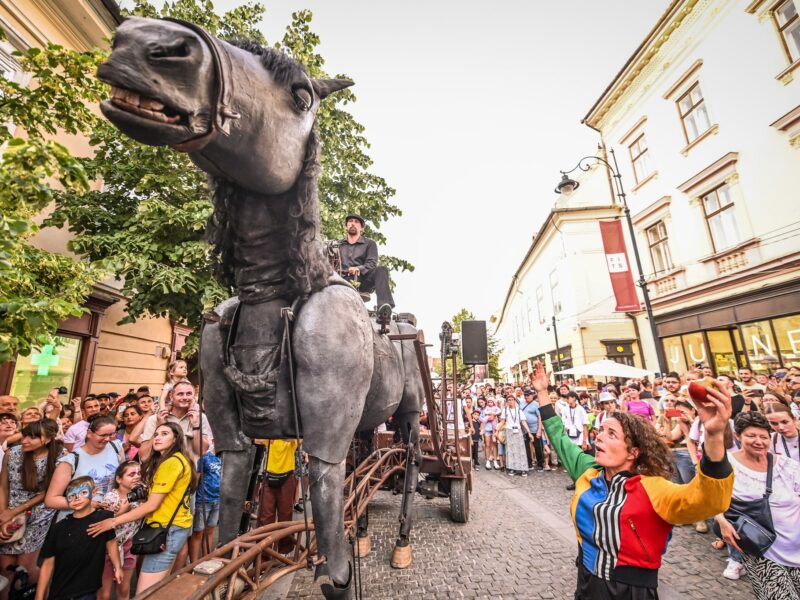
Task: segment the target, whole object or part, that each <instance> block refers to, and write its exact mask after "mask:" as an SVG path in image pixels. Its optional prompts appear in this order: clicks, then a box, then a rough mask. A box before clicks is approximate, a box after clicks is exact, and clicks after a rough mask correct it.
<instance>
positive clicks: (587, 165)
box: [555, 148, 666, 374]
mask: <svg viewBox="0 0 800 600" xmlns="http://www.w3.org/2000/svg"><path fill="white" fill-rule="evenodd" d="M609 152H610V153H611V160H612V161H613V163H614V165H613V166H612V165H611V163H609V162H608V161H607V160H606V159H605V158H602V157H600V156H584V157H583V158H582V159H580V160H579V161H578V164H577V165H575V166H574V167H573V168H571V169H570V170H569V171H561V181H559V182H558V185H557V186H556V190H555V191H556V193H558V194H562V193H566V194H569V193H571V192H574V191H575V190H576V189H578V185H579V184H578V182H577V181H575V180H573V179H570V178H569V177H568V175H569V174H570V173H572V172H573V171H576V170H578V169H580V170H581V171H588V170H589V169H591V168H592V164H593V163H592V161H594V162H595V163H600V164H601V165H604V166H605V167H606V169H608V171H609V173H611V177H612V178H613V180H614V187H615V188H616V194H617V198H618V199H619V202H620V204H621V205H622V207H623V210H624V213H625V220H626V221H627V222H628V231H629V233H630V237H631V244H632V245H633V255H634V257H635V258H636V268H637V270H638V272H639V281H637V282H636V285H638V286H639V288H641V290H642V297H643V298H644V306H645V310H646V311H647V319H648V320H649V321H650V332H651V334H652V336H653V343H654V344H655V346H656V361H657V362H658V370H659V371H660V372H661V373H662V374H663V373H664V372H665V370H664V366H665V365H666V360H664V351H663V350H662V348H661V344H659V343H658V331H657V329H656V321H655V319H654V318H653V305H652V304H651V302H650V292H649V291H648V289H647V280H646V279H645V278H644V271H643V270H642V260H641V258H640V257H639V246H638V244H637V243H636V231H635V230H634V228H633V220H632V219H631V209H630V208H628V201H627V199H626V196H625V190H624V189H623V187H622V175H620V172H619V165H618V164H617V155H616V154H614V149H613V148H612V149H611V150H609Z"/></svg>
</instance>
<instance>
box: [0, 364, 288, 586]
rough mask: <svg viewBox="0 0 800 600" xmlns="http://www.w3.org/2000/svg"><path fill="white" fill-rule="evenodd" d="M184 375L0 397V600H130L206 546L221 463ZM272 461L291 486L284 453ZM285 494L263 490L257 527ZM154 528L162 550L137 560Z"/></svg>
mask: <svg viewBox="0 0 800 600" xmlns="http://www.w3.org/2000/svg"><path fill="white" fill-rule="evenodd" d="M187 375H188V373H187V365H186V363H185V362H184V361H175V362H174V363H172V364H170V365H169V371H168V373H167V376H166V383H165V384H164V386H163V388H162V389H161V390H160V395H151V392H150V389H149V388H148V386H141V387H139V388H138V389H137V390H135V391H134V390H130V391H129V392H128V393H127V394H125V395H121V394H119V393H113V392H112V393H102V394H89V395H87V396H86V397H84V398H73V399H72V400H70V401H68V402H62V398H66V396H64V394H63V392H64V389H63V388H62V389H60V388H55V389H53V390H51V392H50V393H49V395H48V397H47V398H46V399H44V400H42V401H41V402H38V403H37V404H36V405H35V406H28V407H25V408H24V409H23V410H20V406H19V401H18V399H17V398H15V397H14V396H0V588H1V589H0V600H9V598H10V599H11V600H13V599H14V598H22V597H24V598H32V597H34V590H35V597H36V598H37V600H44V599H45V598H52V599H54V600H62V599H81V600H88V599H90V598H92V599H93V598H99V599H101V600H108V599H110V598H112V596H113V597H114V598H116V599H117V600H127V598H129V597H131V596H133V595H135V594H136V593H140V592H142V591H144V590H145V589H147V588H149V587H151V586H153V585H154V584H156V583H158V582H160V581H161V580H163V579H164V578H165V577H167V576H168V575H169V574H170V573H173V572H175V571H176V570H178V569H180V568H182V567H183V566H185V565H186V564H187V560H189V561H191V562H194V561H196V560H197V559H198V558H200V557H201V556H202V555H204V554H206V553H208V552H209V551H210V550H211V549H212V548H213V546H214V544H215V539H214V536H215V529H216V526H217V523H218V518H219V497H220V477H221V472H222V465H221V459H220V457H218V456H216V455H215V453H214V441H213V436H212V433H211V429H210V427H209V425H208V421H207V420H206V418H205V415H204V414H203V413H202V411H201V410H200V406H199V404H198V401H197V390H196V388H195V386H194V384H192V383H191V382H190V381H189V380H188V379H186V377H187ZM275 444H276V446H281V449H282V444H288V443H285V442H275ZM289 446H291V444H289ZM276 461H277V462H279V463H280V464H278V465H277V467H276V464H275V463H276ZM269 466H270V467H272V469H273V470H276V468H277V470H278V471H280V472H279V473H278V474H277V475H278V476H279V478H280V483H281V484H282V483H284V482H285V481H290V480H291V482H294V480H295V478H294V477H287V476H285V473H286V472H292V471H293V470H294V454H293V447H291V448H290V451H289V452H281V451H279V450H278V449H277V448H276V450H275V451H274V452H273V456H271V457H270V464H269ZM265 479H266V476H265ZM264 487H265V488H267V487H268V486H266V485H265V486H264ZM289 487H290V486H288V485H287V486H286V489H279V488H281V486H277V487H274V488H273V487H270V488H269V491H267V492H264V494H263V496H264V497H263V499H262V502H261V503H260V507H261V513H262V514H261V515H260V517H261V518H260V519H259V521H258V524H259V525H261V524H265V523H266V522H267V521H266V519H271V521H269V522H273V521H274V520H275V518H276V516H277V513H278V511H277V510H276V508H275V507H276V505H277V500H276V498H275V496H276V494H275V493H274V490H276V489H277V490H278V491H280V492H281V495H280V498H281V501H282V505H281V511H280V516H281V517H282V518H284V519H285V518H287V517H286V514H285V513H286V510H285V508H284V506H283V504H285V503H286V501H284V500H283V499H284V498H287V499H288V507H289V513H290V514H289V517H288V518H289V519H290V518H291V511H292V510H293V504H294V502H295V500H296V498H295V497H294V495H295V491H294V487H291V489H289ZM262 520H264V523H262ZM152 527H164V528H167V541H166V544H165V545H164V548H163V549H162V551H161V552H157V553H154V554H143V553H142V552H139V553H138V554H137V553H135V551H136V550H137V548H136V546H135V545H134V542H135V541H136V535H137V533H139V532H140V531H142V530H143V528H152ZM134 587H135V589H132V588H134Z"/></svg>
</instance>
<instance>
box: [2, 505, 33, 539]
mask: <svg viewBox="0 0 800 600" xmlns="http://www.w3.org/2000/svg"><path fill="white" fill-rule="evenodd" d="M27 522H28V513H27V512H24V513H20V514H18V515H17V516H16V517H14V518H13V519H11V521H10V523H13V524H14V527H15V529H14V533H12V534H11V537H10V538H8V539H7V540H4V541H3V543H4V544H13V543H14V542H18V541H19V540H21V539H22V536H24V535H25V526H26V524H27Z"/></svg>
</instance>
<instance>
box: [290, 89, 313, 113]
mask: <svg viewBox="0 0 800 600" xmlns="http://www.w3.org/2000/svg"><path fill="white" fill-rule="evenodd" d="M292 95H293V96H294V103H295V104H296V105H297V108H299V109H300V110H302V111H303V112H306V111H308V110H310V109H311V102H312V101H313V98H312V97H311V92H309V91H308V90H307V89H306V88H304V87H296V88H295V89H293V90H292Z"/></svg>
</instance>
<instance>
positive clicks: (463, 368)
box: [450, 308, 502, 381]
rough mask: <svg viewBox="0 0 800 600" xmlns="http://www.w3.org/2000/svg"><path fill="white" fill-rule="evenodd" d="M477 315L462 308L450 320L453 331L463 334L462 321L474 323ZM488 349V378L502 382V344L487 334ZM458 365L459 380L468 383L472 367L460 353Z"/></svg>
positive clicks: (457, 360)
mask: <svg viewBox="0 0 800 600" xmlns="http://www.w3.org/2000/svg"><path fill="white" fill-rule="evenodd" d="M474 320H475V315H473V314H472V313H471V312H470V311H469V310H467V309H466V308H462V309H461V310H459V311H458V312H457V313H456V314H454V315H453V318H452V319H450V324H451V325H452V326H453V331H456V332H458V333H461V322H462V321H474ZM487 348H488V350H489V365H488V367H487V369H486V371H487V373H486V374H487V376H488V377H489V378H490V379H494V380H495V381H499V380H500V375H501V374H500V352H502V350H501V348H500V342H498V341H497V340H496V339H495V337H494V335H492V334H491V333H487ZM456 365H457V368H458V378H459V379H460V380H461V381H466V380H467V379H468V378H469V377H470V374H471V373H472V366H471V365H465V364H464V363H463V362H461V354H460V353H459V355H458V358H457V359H456Z"/></svg>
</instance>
